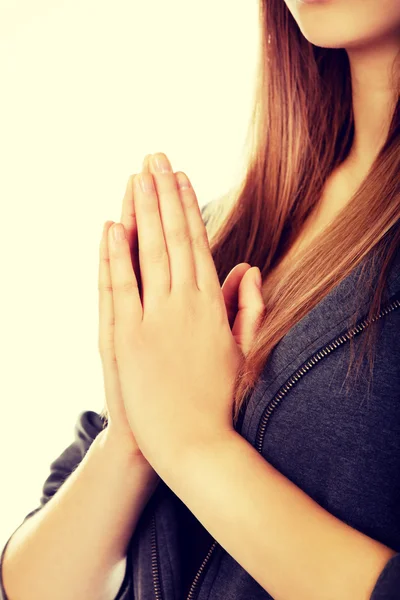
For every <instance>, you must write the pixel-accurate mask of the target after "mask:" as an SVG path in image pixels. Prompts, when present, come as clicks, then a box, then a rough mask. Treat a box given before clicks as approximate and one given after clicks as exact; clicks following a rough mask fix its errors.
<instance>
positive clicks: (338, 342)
mask: <svg viewBox="0 0 400 600" xmlns="http://www.w3.org/2000/svg"><path fill="white" fill-rule="evenodd" d="M399 307H400V300H394V301H393V302H392V303H391V304H389V305H388V306H387V307H385V308H383V309H382V310H381V312H380V313H379V314H378V315H377V316H375V317H373V318H372V319H364V320H363V321H361V323H360V324H359V325H356V326H355V327H353V328H352V329H350V330H349V331H347V332H346V333H344V334H342V335H340V336H338V337H337V338H336V339H334V340H333V342H329V344H327V345H326V346H325V347H324V348H322V350H318V352H316V353H315V354H314V355H313V356H312V357H311V358H310V359H309V360H308V361H307V362H306V363H305V365H303V366H301V367H300V368H299V369H298V370H297V371H296V372H295V373H294V375H292V376H291V377H290V379H289V380H288V381H287V382H286V383H285V384H284V385H283V386H282V387H281V389H280V390H279V392H278V393H277V394H276V396H275V397H274V398H273V399H272V400H271V402H270V403H269V404H268V405H267V407H266V409H265V410H264V412H263V415H262V418H261V420H260V423H259V425H258V429H257V436H256V443H255V447H256V449H257V450H258V452H259V453H260V454H262V447H263V443H264V436H265V430H266V428H267V424H268V421H269V418H270V416H271V414H272V412H273V410H274V409H275V408H276V407H277V406H278V404H279V403H280V402H281V400H282V399H283V398H284V396H285V395H286V394H287V392H288V391H289V390H290V389H291V388H292V387H293V385H294V384H295V383H297V382H298V381H299V379H301V377H303V375H305V374H306V373H308V371H309V370H310V369H311V367H313V366H314V365H316V364H318V363H319V362H320V361H321V360H322V359H323V358H325V356H328V354H330V353H331V352H332V350H336V348H339V346H342V345H343V344H345V343H346V342H348V341H349V340H350V339H351V338H352V337H354V336H355V335H357V334H358V333H361V332H362V331H364V329H366V327H368V326H369V325H371V323H373V322H374V321H377V320H378V319H380V318H381V317H384V316H386V315H387V314H389V313H391V312H392V311H393V310H395V309H396V308H399Z"/></svg>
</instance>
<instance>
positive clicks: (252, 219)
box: [102, 0, 400, 421]
mask: <svg viewBox="0 0 400 600" xmlns="http://www.w3.org/2000/svg"><path fill="white" fill-rule="evenodd" d="M260 40H261V44H260V50H259V58H258V71H257V77H256V85H255V90H254V108H253V113H252V119H251V120H250V127H249V131H248V135H247V141H246V148H247V156H248V158H247V159H246V161H245V162H246V165H247V167H246V172H245V175H244V177H243V179H242V180H241V182H240V184H239V185H238V186H237V187H236V188H233V189H232V190H230V191H229V192H228V193H227V194H226V195H225V196H223V197H222V198H218V199H217V200H216V201H215V200H214V201H212V202H211V203H210V204H209V206H210V209H208V207H207V210H206V213H207V212H209V215H208V217H209V218H208V222H207V230H208V236H209V241H210V247H211V252H212V255H213V258H214V262H215V266H216V270H217V272H218V276H219V279H220V283H221V285H222V283H223V282H224V280H225V278H226V276H227V275H228V273H229V272H230V271H231V269H232V268H233V267H234V266H235V265H237V264H238V263H241V262H246V263H249V264H250V265H251V266H258V267H259V268H260V270H261V274H262V277H263V279H265V278H266V277H267V275H268V274H269V273H270V272H271V271H272V269H273V268H274V267H275V266H276V265H277V264H278V263H279V262H280V260H281V259H282V258H283V257H284V255H285V254H286V253H287V251H288V250H289V248H290V247H291V245H292V244H293V242H294V241H295V240H296V238H297V236H298V234H299V233H300V231H301V228H302V226H303V224H304V222H305V220H306V219H307V217H308V216H309V215H310V214H311V212H312V210H313V209H314V208H315V207H316V205H317V204H318V201H319V199H320V198H321V193H322V190H323V187H324V184H325V182H326V181H327V179H328V177H329V175H330V174H331V173H332V172H333V170H334V169H336V168H337V167H338V166H339V165H340V164H341V163H342V162H343V161H344V160H345V159H346V157H347V156H348V154H349V151H350V149H351V146H352V142H353V138H354V118H353V107H352V85H351V74H350V64H349V60H348V56H347V53H346V51H345V50H344V49H330V48H321V47H317V46H314V45H313V44H311V43H310V42H309V41H308V40H307V39H306V38H305V37H304V36H303V34H302V33H301V31H300V29H299V27H298V25H297V23H296V21H295V19H294V18H293V16H292V15H291V13H290V11H289V10H288V8H287V6H286V4H285V3H284V2H283V1H282V0H260ZM395 66H398V63H396V64H395ZM394 75H395V74H394ZM396 75H397V74H396ZM397 83H398V80H397V81H396V84H397ZM399 92H400V89H399ZM399 163H400V98H399V97H398V100H397V103H396V104H395V106H394V111H393V117H392V120H391V124H390V129H389V133H388V137H387V139H386V142H385V143H384V145H383V147H382V148H381V150H380V152H379V155H378V156H377V158H376V160H375V161H374V163H373V165H372V167H371V169H370V170H369V172H368V174H367V176H366V177H365V179H364V180H363V182H362V183H361V185H360V186H359V188H358V189H357V191H356V193H355V194H354V195H353V196H352V198H351V200H350V201H349V202H348V204H346V206H345V208H344V209H343V210H342V211H341V212H340V213H339V214H338V216H337V217H336V218H335V219H334V220H333V222H332V223H331V224H330V225H329V226H328V227H327V228H325V230H324V231H323V233H321V234H320V235H318V236H316V237H315V238H314V239H313V241H312V242H311V243H310V245H309V246H308V247H307V250H306V251H305V252H304V253H302V255H301V260H297V261H294V262H293V264H292V265H291V267H290V273H289V272H286V274H285V276H284V278H283V280H282V281H280V282H279V286H278V287H277V288H276V289H274V290H271V293H268V294H267V296H268V298H267V300H266V308H265V311H264V314H263V315H262V318H261V319H260V322H259V327H258V331H257V335H256V337H255V339H254V343H253V346H252V348H251V349H250V351H249V352H248V354H247V356H246V357H245V358H244V360H243V363H242V365H241V367H240V369H239V372H238V374H237V381H236V386H235V397H234V421H236V420H237V418H238V416H239V411H240V409H241V408H242V407H243V405H244V403H245V400H246V398H247V397H248V395H249V394H250V392H251V391H252V389H253V388H254V385H255V383H256V381H257V379H258V377H259V375H260V373H261V371H262V369H263V367H264V365H265V364H266V362H267V361H268V358H269V356H270V354H271V352H272V350H273V349H274V347H275V346H276V344H277V343H278V342H279V341H280V340H281V339H282V338H283V337H284V336H285V335H286V334H287V332H288V331H289V330H290V329H291V328H292V327H293V326H294V325H295V324H296V323H297V322H298V321H299V320H300V319H302V318H303V317H304V316H305V315H306V314H307V313H308V312H309V311H310V310H311V309H312V308H313V307H314V306H316V305H317V304H318V303H319V302H320V301H321V300H322V299H323V298H324V296H326V295H327V294H328V293H329V292H330V291H331V290H332V289H333V288H334V287H335V286H337V285H338V283H339V282H340V281H341V280H343V279H344V278H345V277H346V276H347V275H348V274H349V273H350V272H351V271H352V270H353V269H354V268H355V267H356V266H357V264H359V263H360V262H361V261H362V260H363V258H364V257H366V255H367V254H369V253H370V252H371V251H374V252H376V254H377V258H378V259H379V260H380V262H379V261H378V263H379V265H380V269H379V272H380V277H379V279H378V280H377V283H376V285H375V286H374V295H373V298H372V302H371V304H370V309H369V313H368V317H369V318H372V317H373V316H374V315H375V314H377V312H378V311H379V307H380V306H381V302H382V295H383V292H384V288H385V282H386V279H387V274H388V271H389V268H390V264H391V260H392V259H393V257H394V255H395V253H396V250H397V249H398V248H399V239H400V227H399V223H400V221H399V216H400V182H399V172H400V169H399ZM206 216H207V214H206ZM367 275H368V273H367ZM369 275H370V277H369V279H368V280H367V282H366V283H365V282H363V284H364V285H372V281H373V279H374V276H375V274H371V273H370V274H369ZM374 334H375V335H376V331H375V327H372V326H371V327H368V328H367V330H366V332H365V333H364V338H365V339H364V348H366V347H367V346H369V349H370V351H371V349H372V347H373V344H372V338H373V336H374ZM360 358H362V356H361V357H360V356H359V359H360ZM360 364H361V360H359V361H358V367H359V366H360ZM370 365H371V366H372V352H370ZM106 414H107V413H106V412H104V411H103V414H102V416H106Z"/></svg>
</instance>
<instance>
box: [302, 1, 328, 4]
mask: <svg viewBox="0 0 400 600" xmlns="http://www.w3.org/2000/svg"><path fill="white" fill-rule="evenodd" d="M297 1H298V2H299V3H300V4H318V3H320V4H324V3H326V2H329V0H297Z"/></svg>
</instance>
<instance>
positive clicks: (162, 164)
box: [151, 152, 172, 173]
mask: <svg viewBox="0 0 400 600" xmlns="http://www.w3.org/2000/svg"><path fill="white" fill-rule="evenodd" d="M151 160H152V162H153V165H154V168H155V170H156V171H159V172H160V173H167V172H168V171H169V172H172V167H171V163H170V162H169V160H168V158H167V157H166V155H165V154H163V153H162V152H158V153H157V154H153V155H152V157H151Z"/></svg>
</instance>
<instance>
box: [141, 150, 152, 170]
mask: <svg viewBox="0 0 400 600" xmlns="http://www.w3.org/2000/svg"><path fill="white" fill-rule="evenodd" d="M150 158H151V154H146V156H145V157H144V159H143V165H142V171H143V172H144V173H150V164H149V163H150Z"/></svg>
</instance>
